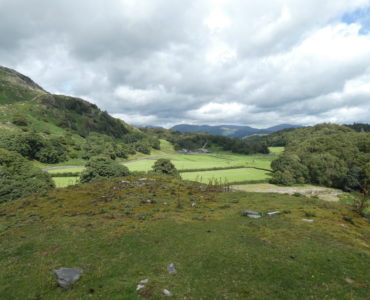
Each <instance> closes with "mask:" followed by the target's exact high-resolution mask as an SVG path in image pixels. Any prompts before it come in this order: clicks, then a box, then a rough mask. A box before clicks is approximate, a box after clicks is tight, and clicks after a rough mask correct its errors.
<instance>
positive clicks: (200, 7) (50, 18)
mask: <svg viewBox="0 0 370 300" xmlns="http://www.w3.org/2000/svg"><path fill="white" fill-rule="evenodd" d="M369 6H370V0H352V1H350V0H336V1H322V0H311V1H303V0H275V1H271V0H261V1H245V0H188V1H173V0H171V1H170V0H143V1H134V0H104V1H103V0H96V1H93V2H91V1H88V0H81V1H78V2H76V1H72V0H63V1H62V0H55V1H47V0H34V1H25V0H18V1H14V0H3V1H0V35H1V37H2V43H1V45H0V64H2V65H6V66H8V67H13V68H16V69H18V70H19V71H21V72H23V73H25V74H26V75H29V76H31V77H32V78H33V79H34V80H35V81H36V82H38V83H39V84H41V85H42V86H44V87H45V88H46V89H47V90H49V91H51V92H54V93H65V94H69V95H75V96H81V97H85V98H87V99H88V100H90V101H93V102H94V103H96V104H98V105H99V106H100V107H101V108H102V109H105V110H108V111H109V112H110V113H114V114H116V115H119V116H120V117H121V118H124V119H125V120H127V121H128V122H129V123H130V122H131V123H135V124H141V125H144V124H145V122H146V123H147V124H150V123H152V124H153V125H166V126H167V125H169V124H175V123H180V122H187V123H198V124H201V123H207V122H208V123H213V124H216V123H233V124H236V123H240V124H250V125H255V126H260V127H267V126H269V125H275V124H278V123H298V124H299V123H303V124H310V123H316V122H321V121H331V120H338V122H340V120H345V122H352V121H359V122H361V121H362V122H366V121H367V122H368V115H370V111H369V104H367V99H369V98H370V86H369V82H370V81H369V79H370V71H369V66H370V33H367V34H366V33H364V32H368V31H366V30H365V31H364V30H363V29H364V28H362V26H363V25H362V22H361V20H354V21H353V24H346V23H344V22H343V21H342V16H343V15H344V14H348V13H351V12H354V11H361V9H366V8H368V7H369ZM82 11H83V13H81V12H82ZM14 15H17V18H14V17H12V16H14ZM19 19H21V20H22V22H21V23H20V22H19Z"/></svg>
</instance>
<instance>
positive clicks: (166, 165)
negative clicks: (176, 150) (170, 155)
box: [152, 158, 179, 176]
mask: <svg viewBox="0 0 370 300" xmlns="http://www.w3.org/2000/svg"><path fill="white" fill-rule="evenodd" d="M152 168H153V171H154V173H158V174H165V175H171V176H179V172H178V171H177V169H176V167H175V166H174V165H173V164H172V163H171V161H170V160H169V159H165V158H161V159H158V160H157V161H156V162H155V164H154V165H153V167H152Z"/></svg>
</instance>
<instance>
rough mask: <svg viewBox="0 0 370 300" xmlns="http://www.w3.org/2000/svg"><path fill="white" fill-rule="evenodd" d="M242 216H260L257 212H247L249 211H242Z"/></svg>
mask: <svg viewBox="0 0 370 300" xmlns="http://www.w3.org/2000/svg"><path fill="white" fill-rule="evenodd" d="M242 214H243V216H248V215H260V213H259V212H258V211H254V210H249V209H243V211H242Z"/></svg>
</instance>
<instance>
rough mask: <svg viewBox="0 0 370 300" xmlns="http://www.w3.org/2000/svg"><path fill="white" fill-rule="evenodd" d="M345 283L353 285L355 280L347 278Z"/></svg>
mask: <svg viewBox="0 0 370 300" xmlns="http://www.w3.org/2000/svg"><path fill="white" fill-rule="evenodd" d="M345 281H346V282H347V283H349V284H353V283H354V280H353V279H351V278H348V277H347V278H346V279H345Z"/></svg>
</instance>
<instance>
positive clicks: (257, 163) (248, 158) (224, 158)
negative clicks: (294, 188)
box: [124, 147, 281, 171]
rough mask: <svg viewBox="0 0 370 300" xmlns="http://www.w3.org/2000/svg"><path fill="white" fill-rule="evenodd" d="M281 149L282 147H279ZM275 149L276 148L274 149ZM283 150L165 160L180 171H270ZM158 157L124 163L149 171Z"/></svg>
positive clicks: (175, 155) (176, 157)
mask: <svg viewBox="0 0 370 300" xmlns="http://www.w3.org/2000/svg"><path fill="white" fill-rule="evenodd" d="M278 148H281V147H278ZM273 149H275V148H273ZM279 151H281V149H276V150H274V152H273V154H267V155H264V154H255V155H243V154H234V153H230V152H218V153H211V154H192V155H184V154H171V155H166V156H164V158H167V159H170V160H171V161H172V163H173V164H174V165H175V167H176V168H177V169H178V170H192V169H209V168H227V167H235V166H251V167H256V168H264V169H270V168H271V166H270V164H271V161H272V160H274V159H275V158H276V157H277V156H278V153H280V152H279ZM157 159H158V158H157V157H154V158H151V157H150V156H147V157H146V159H143V160H137V161H132V162H126V163H124V164H125V165H126V166H127V167H128V168H129V169H130V170H131V171H149V170H150V169H151V167H152V165H153V164H154V162H155V160H157Z"/></svg>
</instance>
